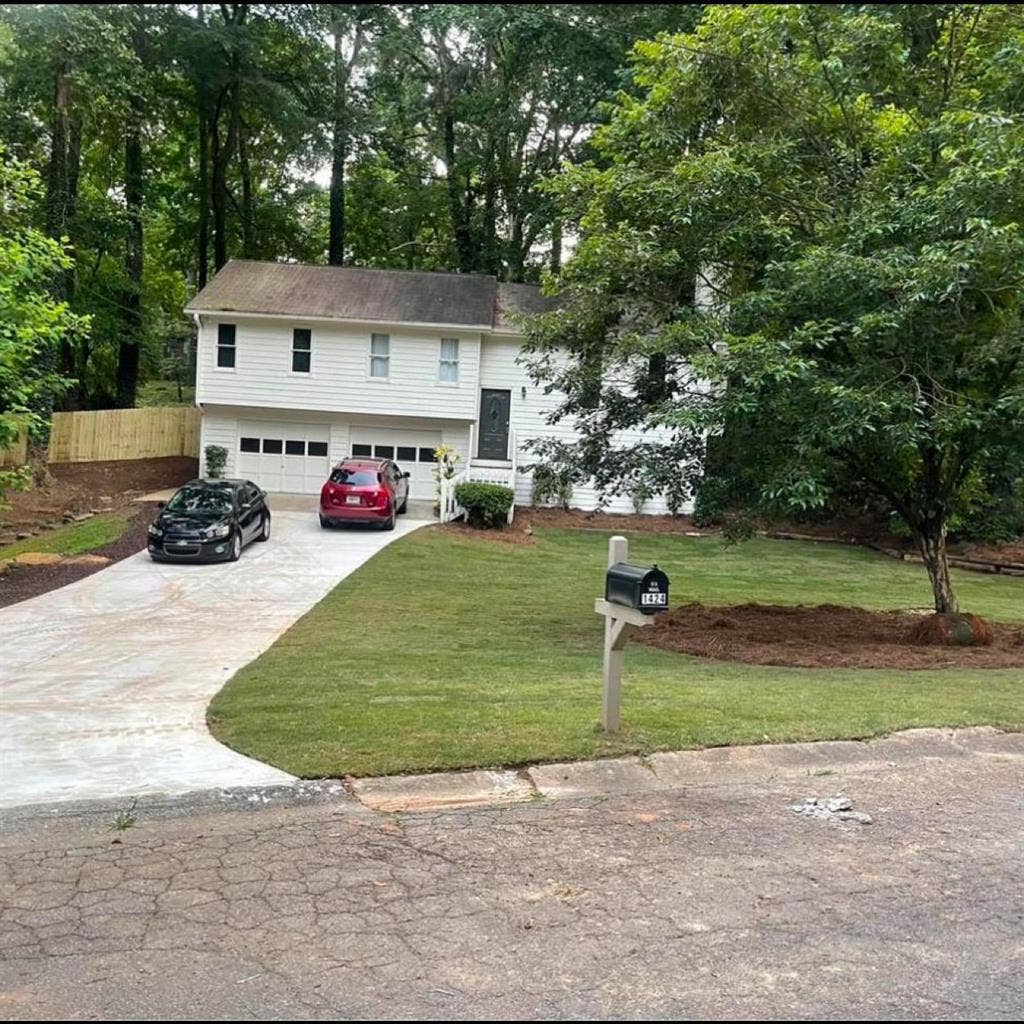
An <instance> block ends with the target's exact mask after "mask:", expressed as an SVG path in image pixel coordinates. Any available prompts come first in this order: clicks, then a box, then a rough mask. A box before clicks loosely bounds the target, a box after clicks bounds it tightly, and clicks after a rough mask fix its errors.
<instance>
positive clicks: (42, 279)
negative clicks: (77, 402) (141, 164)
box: [0, 146, 88, 502]
mask: <svg viewBox="0 0 1024 1024" xmlns="http://www.w3.org/2000/svg"><path fill="white" fill-rule="evenodd" d="M43 194H44V193H43V188H42V184H41V182H40V180H39V176H38V175H37V174H35V173H34V172H33V171H31V170H30V169H29V168H27V167H25V166H24V165H23V164H21V163H19V162H18V161H16V160H12V159H10V158H9V157H8V156H7V155H6V153H5V151H4V149H3V147H2V146H0V449H3V448H6V447H9V446H10V445H11V443H12V442H13V441H14V440H15V439H16V438H17V437H18V435H19V433H20V431H21V430H22V429H23V428H24V427H26V426H27V428H28V430H29V431H30V433H31V434H33V435H37V436H38V435H39V434H40V433H41V432H42V430H43V428H44V427H45V422H44V420H43V419H42V417H40V415H39V414H38V412H37V411H36V410H38V409H39V408H40V406H42V407H44V408H46V407H52V404H53V399H54V397H55V396H57V395H59V394H60V392H61V391H62V389H63V388H64V387H65V385H66V381H65V380H63V379H62V378H61V377H59V376H58V375H57V373H56V372H54V371H53V369H52V366H53V361H52V359H48V358H47V356H48V355H49V354H52V353H53V352H55V351H56V350H57V349H58V348H59V346H60V344H61V342H62V341H63V340H64V339H66V338H68V337H74V336H75V335H77V334H79V333H82V332H84V331H85V330H86V329H87V328H88V322H87V321H86V320H85V319H83V318H82V317H79V316H76V315H75V314H74V313H72V312H71V311H70V310H69V308H68V306H67V303H65V302H60V301H57V300H55V299H54V298H53V297H52V295H51V293H50V285H51V283H52V280H53V276H54V275H55V274H57V273H59V272H61V271H63V270H65V269H66V268H67V266H68V264H69V262H70V258H69V257H68V255H67V253H66V252H65V251H64V248H63V247H62V246H61V244H60V243H59V242H56V241H55V240H54V239H52V238H49V237H48V236H47V235H46V234H45V233H44V232H42V231H40V230H39V229H38V228H34V227H32V226H31V217H32V214H33V211H34V209H35V206H36V204H37V203H39V202H40V201H41V199H42V197H43ZM40 399H43V401H40ZM24 480H25V478H24V474H23V473H21V472H19V471H18V470H16V469H3V468H0V502H2V500H3V496H4V492H5V490H7V489H9V488H11V487H16V486H20V485H21V484H23V483H24Z"/></svg>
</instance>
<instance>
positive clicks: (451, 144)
mask: <svg viewBox="0 0 1024 1024" xmlns="http://www.w3.org/2000/svg"><path fill="white" fill-rule="evenodd" d="M442 128H443V135H444V162H445V180H446V183H447V185H448V209H449V212H450V214H451V219H452V235H453V237H454V239H455V259H456V262H457V263H458V266H459V270H461V271H462V272H463V273H471V272H472V271H473V270H475V269H476V268H475V267H474V265H473V242H472V239H471V238H470V232H469V215H468V211H467V209H466V207H465V206H464V205H463V197H462V194H461V191H460V189H459V175H458V168H457V166H456V159H455V118H454V117H453V115H452V112H451V111H450V110H447V109H446V110H445V111H444V113H443V115H442Z"/></svg>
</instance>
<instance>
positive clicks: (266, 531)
mask: <svg viewBox="0 0 1024 1024" xmlns="http://www.w3.org/2000/svg"><path fill="white" fill-rule="evenodd" d="M256 539H257V540H259V541H267V540H270V516H264V517H263V522H262V524H261V525H260V532H259V536H257V538H256Z"/></svg>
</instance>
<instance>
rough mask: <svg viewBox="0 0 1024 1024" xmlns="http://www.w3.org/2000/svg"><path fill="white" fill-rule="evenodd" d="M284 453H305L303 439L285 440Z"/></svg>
mask: <svg viewBox="0 0 1024 1024" xmlns="http://www.w3.org/2000/svg"><path fill="white" fill-rule="evenodd" d="M284 453H285V455H305V454H306V442H305V441H285V443H284Z"/></svg>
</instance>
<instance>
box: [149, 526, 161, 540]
mask: <svg viewBox="0 0 1024 1024" xmlns="http://www.w3.org/2000/svg"><path fill="white" fill-rule="evenodd" d="M149 535H150V537H162V536H163V535H164V531H163V530H161V529H160V527H159V526H158V525H157V524H156V523H151V524H150V527H149Z"/></svg>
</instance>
